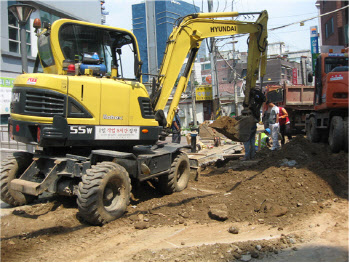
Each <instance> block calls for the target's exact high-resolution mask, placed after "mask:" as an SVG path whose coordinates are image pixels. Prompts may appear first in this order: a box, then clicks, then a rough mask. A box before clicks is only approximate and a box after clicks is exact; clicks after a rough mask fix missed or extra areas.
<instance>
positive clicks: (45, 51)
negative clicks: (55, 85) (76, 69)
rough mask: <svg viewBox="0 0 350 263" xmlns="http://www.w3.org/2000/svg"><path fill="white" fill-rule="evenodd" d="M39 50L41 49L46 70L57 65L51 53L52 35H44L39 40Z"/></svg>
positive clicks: (41, 57)
mask: <svg viewBox="0 0 350 263" xmlns="http://www.w3.org/2000/svg"><path fill="white" fill-rule="evenodd" d="M38 49H39V55H40V60H41V64H42V65H43V67H44V68H46V67H49V66H52V65H54V64H55V60H54V58H53V55H52V52H51V46H50V35H45V34H42V35H41V36H40V37H39V38H38Z"/></svg>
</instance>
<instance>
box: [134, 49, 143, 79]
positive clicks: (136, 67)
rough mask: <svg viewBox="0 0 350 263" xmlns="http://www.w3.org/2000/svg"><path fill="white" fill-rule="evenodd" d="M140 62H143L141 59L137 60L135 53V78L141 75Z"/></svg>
mask: <svg viewBox="0 0 350 263" xmlns="http://www.w3.org/2000/svg"><path fill="white" fill-rule="evenodd" d="M142 64H143V62H142V60H139V59H138V57H137V55H135V64H134V73H135V77H136V78H137V79H139V78H140V77H141V67H142Z"/></svg>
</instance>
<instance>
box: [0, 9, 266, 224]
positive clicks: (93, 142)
mask: <svg viewBox="0 0 350 263" xmlns="http://www.w3.org/2000/svg"><path fill="white" fill-rule="evenodd" d="M255 14H256V13H255ZM239 15H242V14H240V13H237V12H229V13H199V14H192V15H188V16H186V17H183V18H181V19H180V20H179V21H178V22H177V23H176V25H175V27H174V30H173V32H172V33H171V35H170V37H169V39H168V42H167V47H166V52H165V55H164V59H163V63H162V66H161V69H160V72H159V75H158V76H157V77H156V78H154V80H153V85H152V89H153V92H152V94H151V96H149V94H148V92H147V90H146V88H145V86H144V85H143V84H142V72H141V66H142V62H141V61H140V55H139V49H138V43H137V40H136V38H135V36H134V35H133V34H132V33H131V32H130V31H128V30H125V29H120V28H115V27H109V26H104V25H97V24H91V23H87V22H82V21H75V20H68V19H61V20H57V21H56V22H54V23H53V24H52V25H50V24H44V25H43V26H42V27H41V25H39V24H40V23H38V21H35V25H37V26H36V33H37V36H38V63H36V69H35V72H36V71H38V69H37V68H38V65H39V62H40V65H41V68H42V70H43V72H42V73H31V74H29V73H25V74H22V75H20V76H18V77H17V78H16V80H15V82H14V87H13V90H12V101H11V116H10V119H9V131H10V134H11V137H12V138H14V139H15V140H16V141H18V142H24V143H27V144H32V145H35V147H36V150H35V152H34V153H29V152H18V153H15V154H13V156H11V157H9V158H8V159H6V160H5V161H4V162H3V163H2V166H1V182H0V183H1V199H2V200H3V201H4V202H6V203H8V204H10V205H12V206H19V205H24V204H27V203H30V202H31V201H33V200H34V199H35V198H36V197H37V196H39V195H40V194H42V193H43V192H50V193H55V194H59V195H67V196H76V197H77V204H78V208H79V212H80V214H81V216H82V218H83V219H84V220H85V221H87V222H89V223H91V224H94V225H101V224H104V223H107V222H109V221H111V220H114V219H116V218H118V217H120V216H122V215H123V213H124V212H125V210H126V207H127V206H128V204H129V200H130V195H131V181H132V180H136V181H144V180H152V181H153V182H154V185H155V186H156V187H157V188H158V189H159V190H160V191H161V192H163V193H164V194H171V193H173V192H176V191H182V190H183V189H185V188H186V187H187V183H188V180H189V171H190V162H189V159H188V157H187V155H186V153H184V152H183V151H182V150H181V147H183V146H181V145H178V144H171V143H169V144H164V143H162V144H160V143H157V142H158V140H159V139H162V138H164V137H165V136H166V135H167V134H168V130H169V127H170V125H171V123H172V120H173V117H174V111H175V109H176V107H177V105H178V103H179V100H180V96H181V93H182V92H184V91H185V89H186V86H187V83H188V80H189V76H190V73H191V70H192V66H193V63H194V60H195V56H196V53H197V51H198V49H199V47H200V45H201V42H202V41H203V40H204V39H205V38H208V37H216V36H231V35H235V34H243V33H249V34H250V35H249V56H248V69H247V71H248V75H247V84H246V86H247V88H246V93H245V95H246V98H245V103H244V106H245V111H244V112H245V117H244V118H246V119H247V122H249V121H250V120H251V119H254V120H255V118H254V117H255V116H256V110H257V106H256V103H255V102H254V96H252V95H253V94H254V92H253V90H254V88H255V83H256V80H257V78H258V76H259V67H261V72H260V76H263V75H264V72H265V65H266V46H267V19H268V16H267V12H266V11H262V12H260V13H258V15H259V17H258V19H257V20H256V21H255V22H240V21H236V20H233V19H220V18H233V17H237V16H239ZM243 15H244V14H243ZM187 57H188V61H187V64H186V68H185V70H184V72H183V73H182V75H181V76H180V78H179V81H178V84H177V86H176V91H175V94H174V97H173V100H172V102H171V105H170V108H169V111H168V113H167V117H165V114H164V108H165V106H166V104H167V102H168V99H169V96H170V94H171V91H172V90H173V88H174V86H175V83H176V82H177V78H178V75H179V74H180V71H181V67H182V65H183V63H184V61H185V60H186V58H187ZM130 65H132V66H131V67H130ZM244 118H243V119H244ZM249 130H250V127H249Z"/></svg>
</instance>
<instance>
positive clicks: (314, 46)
mask: <svg viewBox="0 0 350 263" xmlns="http://www.w3.org/2000/svg"><path fill="white" fill-rule="evenodd" d="M310 41H311V55H312V71H313V72H315V65H316V59H317V55H318V54H319V51H318V30H317V26H312V27H310Z"/></svg>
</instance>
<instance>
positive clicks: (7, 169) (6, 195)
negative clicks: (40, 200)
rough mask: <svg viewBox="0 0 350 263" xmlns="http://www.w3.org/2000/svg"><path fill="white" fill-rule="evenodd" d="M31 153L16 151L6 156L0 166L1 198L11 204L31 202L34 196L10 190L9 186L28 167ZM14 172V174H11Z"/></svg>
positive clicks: (17, 204)
mask: <svg viewBox="0 0 350 263" xmlns="http://www.w3.org/2000/svg"><path fill="white" fill-rule="evenodd" d="M31 160H32V155H31V154H30V153H27V152H16V153H14V154H13V155H11V156H8V157H7V158H6V159H5V160H4V161H3V162H2V164H1V167H0V175H1V178H0V189H1V200H2V201H4V202H5V203H7V204H9V205H11V206H21V205H26V204H29V203H31V202H32V201H33V200H34V199H35V198H36V197H35V196H31V195H26V194H22V193H20V192H14V191H11V190H10V188H9V186H10V183H11V181H12V180H13V179H16V178H18V177H19V176H20V173H22V172H24V170H25V169H27V168H28V166H29V165H30V162H31ZM12 173H15V174H12Z"/></svg>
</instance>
